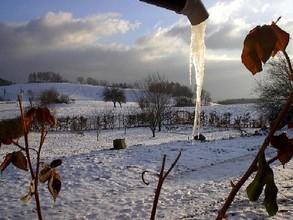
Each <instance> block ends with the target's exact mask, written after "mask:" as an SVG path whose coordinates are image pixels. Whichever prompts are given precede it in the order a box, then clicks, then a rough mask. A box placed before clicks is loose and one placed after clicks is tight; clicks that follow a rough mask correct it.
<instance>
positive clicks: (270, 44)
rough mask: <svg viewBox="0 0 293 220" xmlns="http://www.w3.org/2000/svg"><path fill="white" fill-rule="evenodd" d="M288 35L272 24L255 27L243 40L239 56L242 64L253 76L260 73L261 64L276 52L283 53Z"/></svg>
mask: <svg viewBox="0 0 293 220" xmlns="http://www.w3.org/2000/svg"><path fill="white" fill-rule="evenodd" d="M288 42H289V34H288V33H286V32H285V31H283V30H282V29H281V28H279V27H278V26H277V25H276V24H275V23H274V22H273V23H272V24H271V25H263V26H257V27H255V28H254V29H252V30H251V31H250V32H249V34H248V35H247V36H246V38H245V40H244V46H243V50H242V54H241V59H242V63H243V64H244V65H245V67H246V68H247V69H248V70H249V71H250V72H251V73H252V74H253V75H254V74H256V73H257V72H260V71H262V63H266V61H267V60H268V59H269V58H270V57H271V56H274V55H275V54H276V53H277V52H278V51H285V49H286V47H287V45H288Z"/></svg>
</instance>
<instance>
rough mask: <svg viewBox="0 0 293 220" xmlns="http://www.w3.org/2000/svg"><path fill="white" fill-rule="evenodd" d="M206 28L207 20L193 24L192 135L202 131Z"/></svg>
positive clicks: (191, 47)
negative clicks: (194, 81)
mask: <svg viewBox="0 0 293 220" xmlns="http://www.w3.org/2000/svg"><path fill="white" fill-rule="evenodd" d="M205 29H206V22H205V21H204V22H202V23H200V24H198V25H192V26H191V43H190V66H189V78H190V83H191V82H192V68H193V67H194V70H195V71H194V74H195V80H196V102H195V103H196V104H195V114H194V123H193V131H192V135H193V136H195V135H199V133H200V112H201V92H202V87H203V79H204V69H205Z"/></svg>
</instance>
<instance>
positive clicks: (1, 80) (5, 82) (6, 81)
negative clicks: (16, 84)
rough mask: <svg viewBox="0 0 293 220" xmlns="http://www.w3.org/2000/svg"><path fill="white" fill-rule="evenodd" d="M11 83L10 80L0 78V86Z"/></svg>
mask: <svg viewBox="0 0 293 220" xmlns="http://www.w3.org/2000/svg"><path fill="white" fill-rule="evenodd" d="M11 84H12V82H11V81H8V80H5V79H1V78H0V86H8V85H11Z"/></svg>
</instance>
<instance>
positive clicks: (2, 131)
mask: <svg viewBox="0 0 293 220" xmlns="http://www.w3.org/2000/svg"><path fill="white" fill-rule="evenodd" d="M23 134H24V131H23V126H22V123H21V120H20V118H13V119H6V120H2V121H0V141H1V143H3V144H7V145H9V144H11V143H12V140H13V139H18V138H20V137H21V136H23Z"/></svg>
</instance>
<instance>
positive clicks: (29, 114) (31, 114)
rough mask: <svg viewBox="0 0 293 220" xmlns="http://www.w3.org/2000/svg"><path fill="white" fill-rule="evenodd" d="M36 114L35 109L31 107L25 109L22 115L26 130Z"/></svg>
mask: <svg viewBox="0 0 293 220" xmlns="http://www.w3.org/2000/svg"><path fill="white" fill-rule="evenodd" d="M35 115H36V109H35V108H31V109H30V110H28V111H27V113H26V114H25V116H24V119H23V120H24V126H25V127H26V130H27V131H29V130H30V128H31V125H32V123H33V120H34V118H35Z"/></svg>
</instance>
